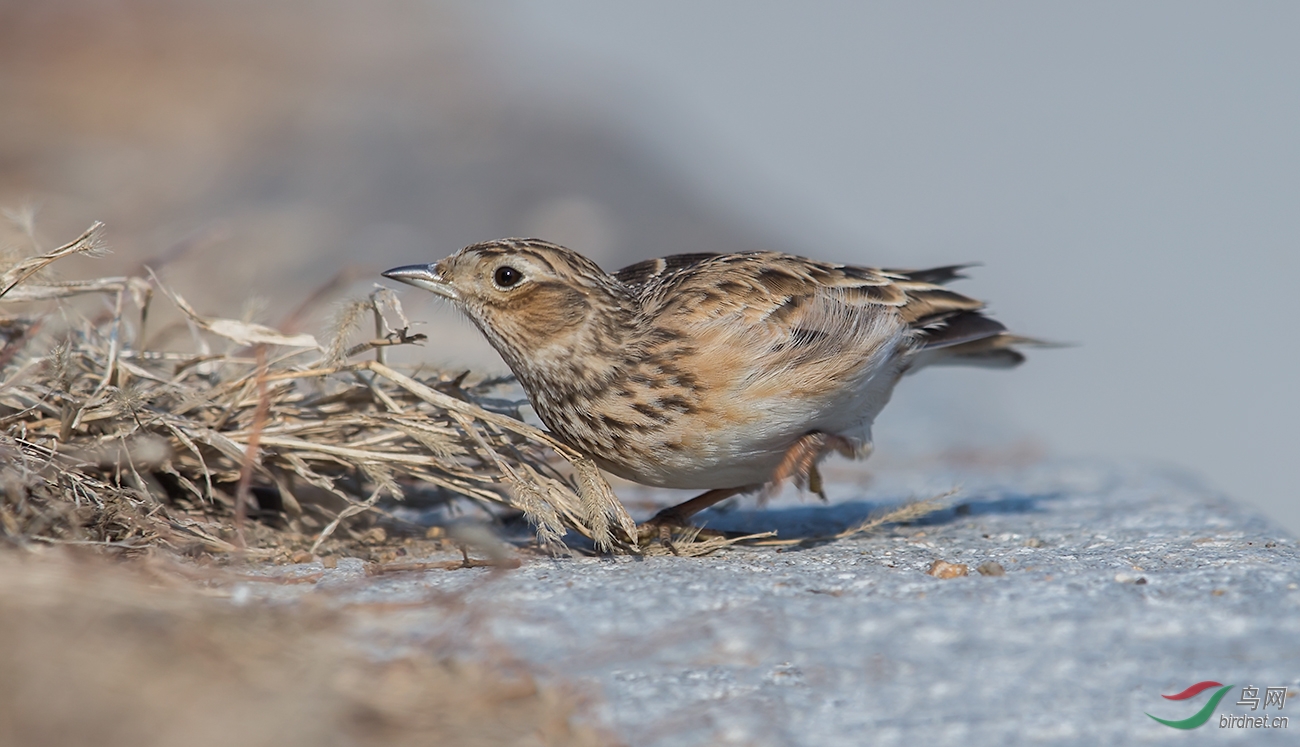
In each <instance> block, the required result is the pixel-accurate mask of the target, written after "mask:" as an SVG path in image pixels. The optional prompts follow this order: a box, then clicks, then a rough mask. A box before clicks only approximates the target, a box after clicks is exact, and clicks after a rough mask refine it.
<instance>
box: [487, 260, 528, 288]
mask: <svg viewBox="0 0 1300 747" xmlns="http://www.w3.org/2000/svg"><path fill="white" fill-rule="evenodd" d="M492 279H493V280H494V281H496V284H497V285H499V286H500V287H502V288H509V287H511V286H514V285H518V284H519V281H520V280H523V279H524V274H523V273H522V272H520V271H518V270H516V269H515V268H513V267H511V266H510V265H504V266H502V267H498V268H497V271H496V272H495V273H494V274H493V275H492Z"/></svg>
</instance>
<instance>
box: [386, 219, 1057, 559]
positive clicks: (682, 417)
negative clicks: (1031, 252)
mask: <svg viewBox="0 0 1300 747" xmlns="http://www.w3.org/2000/svg"><path fill="white" fill-rule="evenodd" d="M964 267H965V266H964V265H953V266H948V267H936V268H933V269H929V270H880V269H872V268H866V267H855V266H852V265H840V264H833V263H830V262H820V261H817V260H812V259H805V258H803V257H796V256H792V255H788V254H780V253H776V252H753V253H742V254H679V255H675V256H671V257H664V258H662V259H653V260H649V261H646V262H639V263H637V264H634V265H631V266H629V267H625V268H623V269H622V270H619V271H618V272H615V273H613V274H610V273H607V272H605V271H604V270H602V269H600V267H598V266H597V265H596V264H595V263H594V262H592V261H591V260H589V259H587V258H586V257H583V256H582V255H580V254H578V253H577V252H574V251H572V250H570V249H566V248H565V247H562V246H558V245H556V244H551V243H548V242H545V241H540V240H538V239H502V240H500V241H491V242H486V243H482V244H475V245H473V246H469V247H466V248H464V249H462V250H460V251H459V252H456V253H455V254H453V255H451V256H450V257H447V258H446V259H444V260H442V261H440V262H436V263H434V264H427V265H408V266H404V267H398V268H395V269H392V270H389V271H387V272H385V273H384V276H385V277H389V278H392V279H394V280H399V281H401V282H404V283H409V284H410V285H414V286H416V287H418V288H423V289H425V290H428V291H432V292H433V293H436V294H438V295H439V296H442V297H444V298H447V299H450V300H451V301H452V303H454V304H455V305H456V307H457V308H458V309H460V311H462V312H463V313H464V314H465V315H466V316H468V317H469V318H470V320H472V321H473V322H474V324H475V325H476V326H477V327H478V328H479V330H481V331H482V333H483V335H484V336H485V337H486V338H487V339H488V341H489V342H490V343H491V344H492V346H493V347H495V348H496V349H497V351H498V352H499V353H500V354H501V357H502V358H504V359H505V361H506V363H507V364H508V365H509V366H510V368H511V370H512V371H514V373H515V376H516V377H518V379H519V382H520V384H522V385H523V388H524V390H525V391H526V392H527V394H528V398H529V400H530V401H531V402H532V405H533V408H534V409H535V410H536V411H537V415H538V417H540V418H541V420H542V422H543V423H545V424H546V426H547V428H549V429H550V430H551V431H552V432H553V433H554V434H555V435H556V436H557V437H558V438H560V439H561V440H563V441H565V442H566V443H568V444H569V445H571V446H573V447H574V448H575V449H578V450H579V451H582V452H584V453H586V454H588V455H590V456H591V457H592V458H593V459H594V460H595V461H596V462H597V464H599V465H600V466H601V467H602V468H603V469H605V470H608V471H609V472H612V473H613V474H616V475H618V476H620V477H624V478H627V479H629V480H633V481H635V482H639V483H643V484H646V485H654V486H658V487H667V488H694V489H701V490H706V491H707V492H705V493H703V494H701V495H699V496H697V497H696V498H693V499H691V500H689V501H686V502H684V503H681V504H678V505H676V506H673V507H671V508H668V509H665V510H663V511H661V512H659V513H658V514H657V515H656V516H655V517H654V518H653V519H651V520H650V522H649V523H650V524H651V525H653V526H657V527H659V528H660V532H661V533H666V527H669V526H678V525H683V524H685V523H687V521H688V520H689V519H690V517H691V516H692V515H693V514H695V513H696V512H698V511H701V510H703V509H705V508H707V507H709V506H711V505H713V504H715V503H717V502H718V501H721V500H723V499H725V498H727V497H730V496H732V495H736V494H738V493H744V492H749V491H753V490H758V489H761V488H763V487H765V486H772V485H779V484H780V483H782V482H783V481H785V480H787V479H794V480H795V481H796V482H798V483H799V484H801V485H806V486H809V487H812V488H813V489H814V490H816V491H818V492H820V485H819V482H820V478H819V476H818V474H817V469H816V467H817V464H818V462H819V461H820V460H821V459H822V458H823V457H824V456H826V454H827V453H829V452H830V451H836V452H839V453H841V454H844V455H845V456H849V457H859V458H860V457H864V456H866V455H867V454H868V453H869V452H870V449H871V426H872V422H873V421H874V420H875V418H876V415H877V414H878V413H879V412H880V410H881V408H883V407H884V406H885V404H886V403H887V402H888V401H889V397H890V394H891V393H892V391H893V389H894V385H895V384H896V383H897V382H898V380H899V377H901V376H902V375H903V374H905V373H910V372H913V371H916V370H918V369H920V368H923V367H925V366H929V365H939V364H961V365H974V366H987V367H993V368H1009V367H1011V366H1015V365H1017V364H1019V363H1021V362H1022V361H1023V360H1024V356H1023V355H1022V354H1021V353H1020V352H1019V351H1018V350H1016V347H1017V346H1021V345H1025V344H1032V343H1034V342H1035V341H1034V340H1031V339H1029V338H1025V337H1020V336H1016V335H1013V334H1010V333H1008V332H1007V330H1006V327H1004V326H1003V325H1002V324H1000V323H999V322H997V321H995V320H993V319H991V318H989V317H987V316H985V315H984V313H983V309H984V304H983V303H982V302H980V301H977V300H975V299H973V298H970V297H968V296H964V295H962V294H960V293H956V292H954V291H952V290H949V289H947V288H945V287H943V286H944V284H945V283H947V282H949V281H951V280H955V279H957V278H960V277H963V276H962V274H961V270H962V269H963V268H964Z"/></svg>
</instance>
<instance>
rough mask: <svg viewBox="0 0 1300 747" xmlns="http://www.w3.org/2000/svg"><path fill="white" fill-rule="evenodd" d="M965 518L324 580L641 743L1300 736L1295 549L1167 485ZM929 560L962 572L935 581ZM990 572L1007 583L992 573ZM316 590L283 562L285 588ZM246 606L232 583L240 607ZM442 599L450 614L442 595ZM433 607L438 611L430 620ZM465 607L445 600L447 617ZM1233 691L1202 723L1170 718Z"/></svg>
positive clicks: (984, 480)
mask: <svg viewBox="0 0 1300 747" xmlns="http://www.w3.org/2000/svg"><path fill="white" fill-rule="evenodd" d="M958 481H959V480H958V477H957V476H956V475H955V474H954V473H945V472H942V471H927V472H926V473H925V474H921V473H919V472H918V473H906V472H896V473H885V474H878V475H876V477H875V479H874V480H873V481H872V482H871V484H870V487H869V488H864V487H861V486H858V485H856V484H854V482H853V481H852V480H841V481H839V482H836V483H835V484H833V485H832V486H831V489H830V493H831V505H830V506H820V505H816V504H814V503H802V504H800V503H798V502H797V501H795V500H794V499H791V501H790V502H789V503H777V504H774V505H773V506H771V507H769V508H767V509H766V510H758V509H754V508H752V503H750V504H741V505H742V506H747V508H744V509H743V510H742V509H734V510H731V511H726V512H723V513H718V512H710V513H709V514H705V515H704V517H705V518H707V520H708V522H709V524H710V525H711V526H715V527H719V528H727V529H735V530H764V529H773V528H775V529H777V530H779V532H780V535H781V536H783V537H812V536H817V535H824V534H826V533H828V532H833V531H836V530H839V529H842V528H844V527H847V526H850V525H852V524H853V523H855V522H856V521H858V520H860V519H861V518H862V517H864V516H866V515H868V514H869V513H871V512H872V511H874V510H877V509H879V508H880V507H881V505H882V504H886V503H890V502H897V501H899V500H900V499H905V498H906V497H908V496H927V495H932V494H935V493H940V492H943V491H944V490H946V489H948V488H950V487H952V486H953V485H954V484H955V483H957V482H958ZM960 482H961V483H962V491H961V493H960V494H959V495H957V496H955V497H954V498H952V499H950V501H951V502H952V503H953V505H954V507H953V508H951V509H948V510H945V511H942V512H939V513H937V514H934V515H932V516H930V517H928V518H927V519H925V520H923V521H921V522H919V523H916V524H912V525H909V526H903V527H896V528H893V529H887V530H884V531H882V532H878V533H876V534H872V535H867V536H862V537H857V538H853V539H848V540H841V541H837V542H829V543H816V542H810V543H807V544H805V545H803V546H794V547H783V548H771V547H741V548H731V549H727V550H724V551H722V552H719V553H716V554H714V555H712V556H709V557H704V558H675V557H653V558H574V559H547V558H534V559H525V561H524V564H523V566H522V567H521V568H519V569H517V570H512V571H508V572H492V571H489V570H485V569H467V570H456V571H446V570H436V571H427V572H419V573H403V574H392V575H383V576H377V577H366V576H365V574H364V572H363V569H362V567H361V564H360V563H359V562H357V561H348V560H344V561H341V562H340V563H339V566H338V567H337V568H335V569H333V570H329V571H327V572H326V573H325V574H324V575H323V576H322V577H321V578H320V580H319V581H317V582H316V583H315V584H314V586H313V585H298V586H295V587H275V588H270V587H266V588H263V587H261V586H260V585H258V586H249V587H245V590H246V591H247V592H248V593H252V594H254V595H257V596H262V595H267V596H276V595H295V594H303V593H307V594H310V593H312V590H313V589H314V590H317V591H329V592H331V593H330V595H329V596H330V598H332V599H345V600H348V601H353V602H379V603H384V604H386V605H390V608H391V607H392V606H394V605H396V604H397V603H402V602H415V604H413V605H411V606H410V607H407V608H405V609H398V610H397V611H394V612H389V613H385V614H383V615H380V616H376V617H375V619H374V623H373V625H372V626H369V627H367V629H364V630H358V636H359V640H363V641H365V642H367V644H368V645H372V646H374V647H375V652H376V654H377V655H383V654H384V652H385V651H388V650H391V648H392V647H394V646H402V645H418V646H427V645H441V646H447V647H449V649H450V650H459V651H468V650H475V647H478V646H484V645H491V646H496V647H498V650H499V648H500V647H501V646H504V647H506V648H507V649H508V650H509V651H511V652H512V654H513V655H514V656H515V657H517V658H518V659H520V660H521V661H523V662H524V663H526V664H527V665H528V666H529V667H530V668H532V669H534V670H537V671H541V672H543V673H545V675H546V676H547V677H548V678H551V679H554V680H557V681H567V682H570V683H574V684H575V685H576V686H577V687H579V688H580V689H582V690H584V691H586V692H588V693H590V694H591V696H592V701H593V711H594V713H595V716H596V718H598V719H599V720H601V721H602V722H603V723H605V724H606V725H608V726H609V727H611V728H612V729H613V730H614V732H615V733H617V734H619V735H621V737H622V738H623V739H624V740H626V741H627V743H629V744H631V745H656V746H657V745H712V744H745V745H821V746H824V745H859V744H886V745H888V744H926V745H949V744H951V745H963V747H973V746H975V745H985V744H987V745H1002V744H1020V743H1052V744H1100V743H1110V744H1128V743H1148V742H1150V743H1169V744H1201V743H1210V742H1214V743H1223V742H1226V743H1247V742H1248V743H1250V744H1295V743H1297V738H1300V718H1297V723H1296V724H1294V725H1290V724H1289V719H1288V726H1287V728H1266V729H1259V728H1256V729H1241V728H1235V729H1234V728H1221V727H1220V726H1219V724H1220V721H1219V719H1220V717H1221V716H1225V715H1236V716H1242V715H1251V716H1254V715H1260V714H1261V711H1260V710H1255V711H1254V712H1252V711H1251V709H1250V707H1249V706H1248V705H1239V704H1237V700H1238V699H1239V698H1240V697H1241V696H1242V690H1241V687H1242V686H1254V687H1257V688H1259V693H1260V694H1261V695H1260V697H1261V698H1262V697H1263V694H1264V693H1265V692H1266V688H1267V687H1287V688H1288V689H1289V693H1288V696H1287V700H1286V703H1285V707H1284V709H1283V710H1281V711H1278V710H1277V709H1276V708H1275V707H1271V708H1269V709H1268V710H1267V711H1266V713H1267V714H1268V719H1269V721H1270V722H1271V721H1272V719H1273V718H1275V717H1278V716H1297V717H1300V586H1298V584H1300V557H1298V555H1297V543H1296V540H1295V538H1293V537H1291V536H1289V535H1287V534H1286V533H1285V532H1283V531H1282V530H1281V529H1279V528H1278V527H1276V526H1275V525H1273V524H1271V523H1270V522H1268V521H1267V520H1266V519H1264V518H1261V517H1260V516H1258V515H1256V514H1254V513H1252V512H1250V511H1249V510H1247V509H1246V508H1244V507H1243V506H1241V505H1239V504H1236V503H1233V502H1231V501H1229V500H1226V499H1224V498H1223V497H1221V496H1217V495H1214V494H1212V493H1210V492H1207V491H1205V490H1202V489H1200V488H1198V487H1197V485H1196V484H1195V482H1194V481H1192V480H1190V479H1188V478H1186V477H1184V476H1180V475H1177V474H1170V473H1162V472H1158V471H1153V470H1149V469H1148V470H1136V469H1134V470H1124V469H1116V468H1113V467H1108V466H1102V465H1096V464H1081V463H1061V462H1057V463H1051V464H1045V465H1039V466H1036V467H1033V468H1030V469H1026V470H1021V471H1016V472H1004V473H998V474H987V473H986V474H983V475H982V476H978V477H971V476H969V475H965V476H963V477H961V478H960ZM935 560H943V561H947V562H951V563H954V564H962V565H965V566H967V567H968V569H969V574H970V575H968V576H964V577H956V578H949V579H940V578H935V577H932V576H930V575H927V574H926V571H927V570H928V569H929V568H930V567H931V564H932V563H933V562H934V561H935ZM985 563H996V564H998V565H1000V566H1001V567H1002V568H1003V569H1004V570H1005V574H1004V575H989V576H985V575H981V574H979V573H977V572H976V567H977V566H980V565H981V564H985ZM312 571H317V572H318V571H320V566H319V565H304V566H297V567H295V568H293V569H291V570H290V571H289V572H290V573H305V572H312ZM245 590H241V593H244V591H245ZM447 593H451V595H450V596H446V594H447ZM430 594H433V595H436V596H439V597H441V598H442V599H443V600H444V603H433V604H424V603H420V600H427V599H429V597H430ZM447 599H454V600H456V601H457V603H456V604H450V605H449V604H446V603H445V600H447ZM1204 680H1215V681H1218V682H1220V683H1223V684H1225V685H1228V684H1232V685H1236V686H1237V687H1236V688H1235V689H1233V690H1232V691H1230V692H1229V693H1228V696H1227V697H1225V698H1224V699H1223V701H1222V702H1221V703H1220V704H1219V706H1218V708H1217V710H1215V712H1214V715H1213V716H1212V718H1211V719H1210V720H1209V722H1208V723H1206V724H1205V725H1204V726H1202V727H1200V728H1198V729H1196V730H1191V731H1189V730H1180V729H1173V728H1169V727H1167V726H1164V725H1161V724H1159V723H1156V722H1155V721H1153V720H1152V719H1151V718H1149V717H1148V716H1147V715H1145V714H1146V713H1151V714H1153V715H1155V716H1159V717H1161V718H1165V719H1170V720H1178V719H1184V718H1187V717H1189V716H1191V715H1192V714H1194V713H1196V712H1197V711H1198V710H1199V709H1201V708H1202V707H1203V706H1204V705H1205V704H1206V703H1207V701H1208V700H1209V698H1210V696H1212V695H1213V694H1214V692H1215V690H1213V689H1211V690H1207V691H1206V692H1203V693H1201V694H1200V695H1197V696H1195V697H1192V698H1189V699H1186V700H1183V701H1171V700H1165V699H1163V698H1161V694H1173V693H1177V692H1180V691H1182V690H1184V689H1185V688H1187V687H1188V686H1189V685H1191V684H1193V683H1197V682H1201V681H1204Z"/></svg>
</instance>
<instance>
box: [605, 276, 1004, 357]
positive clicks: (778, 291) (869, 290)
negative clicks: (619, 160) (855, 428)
mask: <svg viewBox="0 0 1300 747" xmlns="http://www.w3.org/2000/svg"><path fill="white" fill-rule="evenodd" d="M966 267H969V265H950V266H945V267H936V268H932V269H928V270H879V269H874V268H868V267H858V266H854V265H838V264H832V263H828V262H818V261H815V260H809V259H804V258H801V257H795V256H791V255H786V254H779V253H774V252H755V253H748V254H727V255H717V254H687V255H677V256H674V257H666V258H664V259H660V260H651V261H649V262H643V263H640V264H638V265H633V266H631V267H629V268H625V269H624V270H622V271H620V272H619V273H618V274H617V275H616V277H619V278H620V279H622V278H624V277H627V278H629V279H634V280H635V281H636V282H638V283H640V285H639V288H638V290H639V291H640V292H641V295H642V297H643V299H644V301H645V306H646V311H647V313H649V314H651V315H653V316H654V317H656V318H658V319H661V320H672V319H676V320H678V323H680V324H683V325H687V326H689V327H690V328H691V330H692V332H693V334H695V335H707V336H708V337H710V338H713V339H716V340H717V341H718V342H719V343H723V342H726V341H727V340H731V341H733V342H734V343H736V344H737V345H738V347H737V349H738V350H740V351H747V352H748V353H749V354H750V355H752V356H754V357H755V358H754V360H755V363H757V364H759V366H760V367H761V368H768V369H771V368H780V367H782V366H786V365H793V364H796V363H800V362H803V363H805V364H807V363H808V362H809V361H817V360H820V361H822V362H821V363H820V364H819V365H817V366H815V368H818V369H825V373H826V375H827V376H841V377H842V376H846V375H848V374H849V371H848V368H849V367H851V366H853V365H861V364H862V362H864V361H866V360H868V359H870V358H871V357H872V356H873V355H875V354H877V353H878V352H880V351H878V350H877V348H878V347H879V346H880V345H881V344H882V341H884V340H891V341H893V340H894V338H895V337H899V336H900V335H901V336H902V337H903V338H906V345H907V347H908V348H909V349H913V350H916V351H918V352H919V351H930V354H927V355H925V356H922V357H920V358H919V359H918V363H920V364H922V365H927V364H930V363H936V362H941V361H942V362H950V363H972V364H978V365H1014V364H1015V363H1018V362H1020V361H1021V360H1023V357H1022V356H1021V355H1020V354H1019V353H1018V352H1016V351H1015V350H1013V349H1012V346H1013V345H1015V344H1017V343H1018V342H1027V341H1028V340H1026V338H1020V337H1016V336H1014V335H1010V334H1008V333H1007V331H1006V327H1005V326H1003V325H1002V324H1001V323H1000V322H998V321H996V320H994V319H991V318H989V317H988V316H985V315H984V313H983V309H984V303H983V302H982V301H979V300H977V299H974V298H971V297H969V296H965V295H963V294H961V293H957V292H956V291H953V290H950V289H948V288H945V287H943V286H942V285H941V284H942V283H945V282H949V281H951V280H955V279H957V278H960V277H962V275H961V274H960V273H961V270H962V269H964V268H966ZM625 282H626V281H625ZM742 337H743V338H744V339H745V342H743V343H742V342H741V341H740V338H742ZM894 342H897V341H894ZM894 342H891V343H890V344H891V345H892V344H894ZM940 350H943V351H944V352H943V353H942V354H939V353H938V351H940ZM755 351H763V353H761V354H760V353H757V352H755ZM891 354H892V353H891ZM945 359H946V360H945ZM841 366H843V367H844V369H843V370H840V369H841Z"/></svg>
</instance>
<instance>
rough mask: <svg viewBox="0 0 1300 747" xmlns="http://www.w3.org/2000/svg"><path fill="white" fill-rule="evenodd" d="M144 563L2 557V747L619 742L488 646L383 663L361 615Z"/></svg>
mask: <svg viewBox="0 0 1300 747" xmlns="http://www.w3.org/2000/svg"><path fill="white" fill-rule="evenodd" d="M149 570H150V568H149V567H148V566H145V567H143V568H139V567H137V568H135V569H131V568H127V569H124V568H122V567H120V566H117V567H115V566H114V565H110V564H107V563H104V562H103V561H102V560H99V559H97V558H94V557H85V558H81V559H80V560H79V561H78V560H76V559H73V558H67V557H63V554H62V553H57V554H55V553H49V552H47V553H43V554H36V553H26V554H22V555H19V554H14V553H7V554H0V630H3V631H4V635H3V636H0V744H6V745H74V744H95V745H104V746H105V747H118V746H119V745H123V746H124V745H160V746H161V745H182V744H183V745H191V746H192V747H207V746H208V745H213V746H214V747H215V746H218V745H222V746H224V745H234V744H239V745H250V746H256V745H268V746H270V745H277V746H282V747H289V746H291V745H316V746H329V745H417V744H418V745H429V744H448V745H451V744H454V745H534V746H541V745H584V746H585V745H590V746H592V747H594V746H595V745H599V744H610V743H612V742H613V740H612V739H611V738H609V737H608V736H602V735H601V734H599V733H598V732H596V731H595V730H594V729H591V728H587V727H583V726H580V725H578V724H576V723H575V721H576V719H575V716H576V714H577V713H578V712H579V710H580V707H581V705H582V704H581V702H580V701H579V699H577V698H576V697H574V696H573V695H572V694H568V693H566V692H564V691H562V690H560V689H557V688H555V687H548V686H544V685H542V684H539V683H538V682H537V681H535V680H534V679H533V678H532V677H531V676H529V675H528V674H527V673H526V672H524V671H522V670H521V669H520V668H519V667H517V666H514V665H513V664H512V663H511V662H510V661H508V660H504V659H502V660H494V659H493V658H492V656H491V654H490V653H488V654H487V655H486V656H485V658H481V659H480V660H479V661H478V662H477V663H467V662H463V661H462V662H453V661H448V660H443V659H440V658H438V657H437V656H435V655H431V654H426V653H415V654H408V655H404V656H399V657H396V658H390V659H387V660H384V661H375V660H374V659H372V658H369V657H366V656H364V655H362V654H361V653H359V652H357V651H356V650H355V648H354V646H353V645H352V644H351V643H350V642H349V640H348V637H347V635H346V630H347V628H348V626H349V621H350V619H351V618H352V617H355V616H356V615H358V614H361V612H360V611H350V612H339V611H328V610H324V609H315V608H313V607H312V606H310V605H301V604H300V605H292V606H287V607H280V608H274V607H268V606H265V605H248V606H245V607H237V606H233V605H231V604H229V603H225V602H221V601H218V600H215V599H211V598H207V597H205V596H204V595H201V594H200V593H199V592H197V591H196V590H195V589H194V588H193V586H192V585H191V584H190V583H188V582H186V581H184V580H182V579H178V578H176V577H175V576H174V575H172V574H170V573H167V572H160V571H159V570H158V569H157V568H154V569H153V572H152V573H146V571H149ZM432 649H436V646H429V647H425V650H432ZM480 653H483V652H480ZM498 658H499V657H498Z"/></svg>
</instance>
